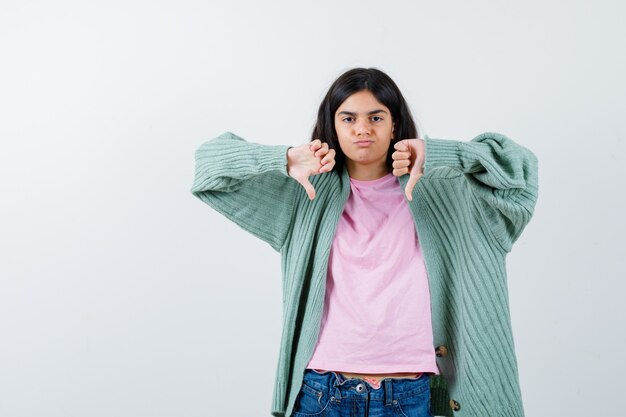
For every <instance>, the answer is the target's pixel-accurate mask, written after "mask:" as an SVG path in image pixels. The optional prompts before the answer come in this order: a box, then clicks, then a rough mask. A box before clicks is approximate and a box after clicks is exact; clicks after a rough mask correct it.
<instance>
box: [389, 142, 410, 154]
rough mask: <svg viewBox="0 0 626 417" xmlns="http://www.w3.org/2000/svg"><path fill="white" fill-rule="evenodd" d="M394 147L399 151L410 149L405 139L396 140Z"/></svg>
mask: <svg viewBox="0 0 626 417" xmlns="http://www.w3.org/2000/svg"><path fill="white" fill-rule="evenodd" d="M393 147H394V148H395V149H397V150H399V151H406V150H408V149H409V145H408V144H407V143H406V141H405V140H401V141H398V142H396V143H395V144H394V145H393Z"/></svg>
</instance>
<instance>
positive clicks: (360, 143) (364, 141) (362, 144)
mask: <svg viewBox="0 0 626 417" xmlns="http://www.w3.org/2000/svg"><path fill="white" fill-rule="evenodd" d="M371 143H374V141H373V140H360V141H357V142H354V144H355V145H357V146H368V145H370V144H371Z"/></svg>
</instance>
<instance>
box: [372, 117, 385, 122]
mask: <svg viewBox="0 0 626 417" xmlns="http://www.w3.org/2000/svg"><path fill="white" fill-rule="evenodd" d="M374 118H377V119H379V120H383V118H382V117H380V116H373V117H372V119H374ZM374 121H375V122H376V121H378V120H374Z"/></svg>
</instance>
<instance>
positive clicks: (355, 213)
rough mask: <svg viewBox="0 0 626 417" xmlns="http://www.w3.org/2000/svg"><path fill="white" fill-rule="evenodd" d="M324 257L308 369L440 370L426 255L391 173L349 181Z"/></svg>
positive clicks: (374, 371)
mask: <svg viewBox="0 0 626 417" xmlns="http://www.w3.org/2000/svg"><path fill="white" fill-rule="evenodd" d="M350 187H351V193H350V196H349V197H348V201H347V202H346V205H345V209H344V212H343V214H342V216H341V218H340V219H339V223H338V225H337V230H336V232H335V237H334V240H333V244H332V247H331V251H330V257H329V260H328V275H327V283H326V295H325V300H324V311H323V314H322V322H321V328H320V334H319V337H318V340H317V344H316V346H315V350H314V352H313V356H312V358H311V360H310V361H309V363H308V365H307V368H310V369H323V370H333V371H339V372H355V373H395V372H432V373H434V374H439V372H438V369H437V363H436V360H435V347H434V346H433V334H432V322H431V311H430V292H429V288H428V278H427V276H426V268H425V265H424V258H423V256H422V250H421V247H420V244H419V240H418V236H417V233H416V232H415V225H414V223H413V217H412V216H411V212H410V209H409V206H408V204H407V202H406V200H405V198H404V190H402V187H401V186H400V184H399V183H398V178H397V177H396V176H394V175H393V174H392V173H389V174H387V175H385V176H384V177H382V178H378V179H376V180H371V181H363V180H355V179H352V178H351V179H350Z"/></svg>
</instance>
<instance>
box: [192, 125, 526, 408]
mask: <svg viewBox="0 0 626 417" xmlns="http://www.w3.org/2000/svg"><path fill="white" fill-rule="evenodd" d="M424 143H425V152H426V155H425V163H424V175H423V176H422V177H421V178H420V180H419V181H418V183H417V184H416V186H415V188H414V190H413V201H408V200H407V201H408V203H409V207H410V209H411V213H412V215H413V219H414V221H415V227H416V230H417V233H418V236H419V240H420V244H421V245H422V250H423V254H424V260H425V264H426V270H427V273H428V278H429V288H430V296H431V308H432V325H433V338H434V345H435V346H438V345H444V346H446V347H447V350H448V354H447V355H445V356H442V357H437V365H438V367H439V369H440V372H441V375H439V376H434V377H433V378H431V388H432V390H431V392H432V404H433V410H434V413H435V415H446V416H452V415H454V416H467V417H470V416H472V417H505V416H506V417H523V416H524V410H523V404H522V396H521V391H520V387H519V376H518V370H517V361H516V357H515V347H514V343H513V335H512V329H511V320H510V315H509V301H508V288H507V276H506V269H505V258H506V254H507V253H508V252H510V251H511V248H512V246H513V244H514V242H515V241H516V240H517V239H518V238H519V236H520V234H521V233H522V231H523V229H524V228H525V226H526V225H527V224H528V222H529V221H530V219H531V217H532V214H533V211H534V207H535V204H536V201H537V195H538V181H537V174H538V169H537V158H536V157H535V155H534V154H533V153H532V152H531V151H530V150H528V149H527V148H525V147H523V146H521V145H518V144H517V143H515V142H513V141H512V140H511V139H509V138H507V137H506V136H504V135H502V134H499V133H494V132H486V133H483V134H481V135H479V136H477V137H475V138H474V139H472V140H471V141H469V142H463V141H456V140H447V139H434V138H430V137H428V136H425V137H424ZM288 148H289V146H286V145H263V144H258V143H253V142H248V141H246V140H244V139H243V138H241V137H239V136H237V135H235V134H233V133H231V132H225V133H223V134H222V135H220V136H218V137H217V138H214V139H212V140H209V141H207V142H205V143H203V144H202V145H201V146H200V147H199V148H198V149H197V150H196V153H195V160H196V171H195V179H194V183H193V186H192V188H191V192H192V193H193V194H194V195H195V196H196V197H198V198H199V199H201V200H202V201H204V202H205V203H207V204H208V205H210V206H211V207H213V208H214V209H215V210H217V211H218V212H220V213H222V214H223V215H225V216H226V217H227V218H229V219H230V220H232V221H233V222H235V223H236V224H238V225H239V226H240V227H242V228H243V229H244V230H247V231H248V232H250V233H252V234H254V235H255V236H257V237H259V238H260V239H262V240H264V241H265V242H267V243H268V244H269V245H270V246H271V247H272V248H274V249H275V250H276V251H278V252H280V254H281V269H282V283H283V331H282V338H281V344H280V353H279V359H278V364H277V368H276V375H275V384H274V396H273V400H272V409H271V413H272V415H273V416H275V417H289V416H290V415H291V412H292V410H293V406H294V402H295V399H296V397H297V395H298V393H299V391H300V388H301V383H302V378H303V376H304V369H305V367H306V364H307V363H308V361H309V359H310V357H311V355H312V353H313V349H314V347H315V342H316V340H317V335H318V331H319V326H320V320H321V315H322V309H323V303H324V295H325V284H326V272H327V262H328V255H329V251H330V247H331V244H332V240H333V237H334V233H335V227H336V225H337V222H338V220H339V218H340V216H341V213H342V211H343V206H344V204H345V202H346V200H347V198H348V195H349V193H350V183H349V177H348V173H347V170H346V169H344V170H342V171H341V172H336V171H334V170H333V171H331V172H329V173H324V174H319V175H314V176H311V177H309V180H310V181H311V183H312V184H313V186H314V187H315V190H316V197H315V199H314V200H313V201H310V200H309V199H308V196H307V194H306V192H305V190H304V188H303V187H302V186H301V185H300V184H299V183H298V182H297V181H295V180H294V179H293V178H291V177H289V176H288V174H287V166H286V164H287V158H286V153H287V150H288ZM398 180H399V183H400V186H401V187H402V189H404V186H405V185H406V182H407V180H408V175H403V176H401V177H398ZM450 399H453V400H455V401H457V402H458V403H459V404H460V409H459V410H458V411H453V410H452V408H451V407H450V404H449V400H450Z"/></svg>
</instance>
